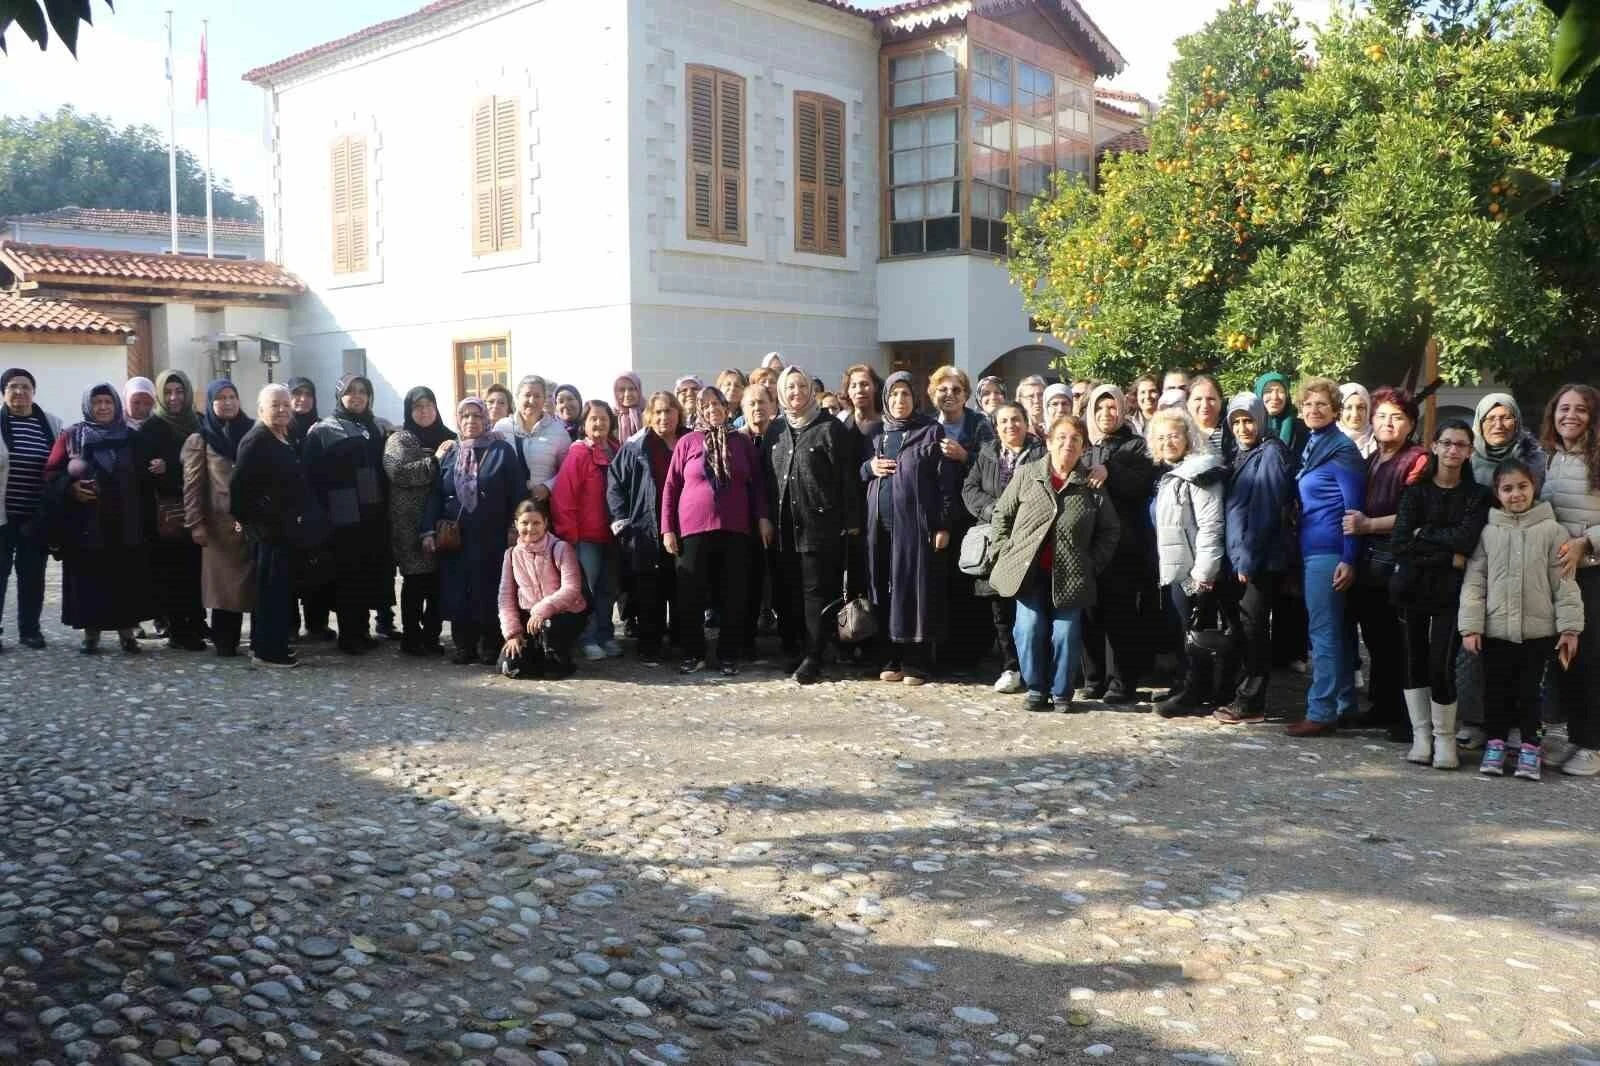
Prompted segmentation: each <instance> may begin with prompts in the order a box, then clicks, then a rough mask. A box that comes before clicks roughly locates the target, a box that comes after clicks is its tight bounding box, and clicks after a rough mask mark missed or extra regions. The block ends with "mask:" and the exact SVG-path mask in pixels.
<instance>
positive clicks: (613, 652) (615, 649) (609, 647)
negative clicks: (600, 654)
mask: <svg viewBox="0 0 1600 1066" xmlns="http://www.w3.org/2000/svg"><path fill="white" fill-rule="evenodd" d="M605 653H606V658H607V659H616V658H620V657H621V655H622V642H621V641H619V640H617V639H616V638H615V637H613V638H611V639H610V640H608V641H606V646H605Z"/></svg>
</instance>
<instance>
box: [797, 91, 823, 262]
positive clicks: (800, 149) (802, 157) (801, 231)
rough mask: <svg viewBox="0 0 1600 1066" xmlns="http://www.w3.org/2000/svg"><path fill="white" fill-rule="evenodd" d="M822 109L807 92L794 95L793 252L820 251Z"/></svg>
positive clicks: (817, 99)
mask: <svg viewBox="0 0 1600 1066" xmlns="http://www.w3.org/2000/svg"><path fill="white" fill-rule="evenodd" d="M821 111H822V106H821V100H820V99H819V98H818V97H815V96H812V95H811V94H810V93H795V96H794V193H795V206H794V247H795V251H797V252H818V251H821V250H822V248H821V244H820V242H819V240H818V227H819V226H820V224H821V218H820V216H821V214H822V190H821V188H820V177H821V170H822V160H821V159H820V158H819V157H818V153H819V152H820V150H821V144H820V139H821V135H822V115H821Z"/></svg>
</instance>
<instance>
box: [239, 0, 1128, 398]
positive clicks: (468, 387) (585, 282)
mask: <svg viewBox="0 0 1600 1066" xmlns="http://www.w3.org/2000/svg"><path fill="white" fill-rule="evenodd" d="M1121 65H1122V59H1121V56H1120V55H1119V54H1118V53H1117V51H1116V49H1115V48H1114V47H1113V46H1112V45H1111V43H1110V42H1109V41H1107V40H1106V39H1105V37H1104V35H1103V34H1102V33H1101V32H1100V31H1099V30H1098V29H1097V28H1096V27H1095V26H1094V24H1093V22H1092V21H1090V19H1089V17H1088V16H1087V15H1086V14H1085V12H1084V11H1083V9H1082V7H1081V6H1080V4H1079V2H1078V0H941V2H922V0H918V2H913V3H907V4H900V5H898V6H896V7H893V8H888V9H884V10H880V11H876V12H866V11H861V10H858V9H856V8H854V7H852V6H850V5H849V4H848V3H845V2H843V0H435V2H434V3H431V4H429V5H428V6H427V7H426V8H424V9H422V10H421V11H418V12H416V13H415V14H411V15H406V16H403V17H400V18H396V19H393V20H391V21H389V22H385V23H381V24H379V25H377V26H373V27H369V28H368V29H365V30H362V31H360V32H359V33H355V34H352V35H351V36H349V37H346V38H343V39H342V40H338V41H334V42H331V43H329V44H325V45H322V46H319V47H317V48H313V49H310V50H309V51H306V52H302V53H300V54H298V55H294V56H291V57H289V58H287V59H284V60H281V61H279V62H276V63H272V64H271V65H268V66H265V67H261V68H259V69H257V70H254V71H251V72H250V73H249V74H247V75H246V80H248V81H251V82H253V83H255V84H257V85H260V86H261V87H262V89H263V90H264V92H265V94H266V98H267V113H268V122H269V126H270V129H269V135H270V140H271V150H272V155H273V161H274V167H273V175H274V178H273V185H272V188H271V190H270V193H269V195H268V197H267V227H266V230H267V232H266V244H267V255H268V257H269V258H271V259H274V260H276V261H277V262H279V263H281V264H282V265H283V266H284V267H286V268H287V269H288V270H290V271H292V272H293V274H294V275H295V276H296V277H298V278H299V279H301V280H303V281H304V282H305V284H306V286H307V288H308V290H309V291H308V293H307V295H305V296H304V297H301V298H298V299H297V300H295V301H294V305H293V313H292V319H291V325H290V332H291V335H292V338H293V340H294V342H295V344H296V347H295V349H294V352H293V356H292V359H293V365H294V370H295V372H297V373H306V374H310V375H312V376H313V377H315V378H316V379H317V380H319V381H322V382H331V381H332V379H333V378H334V377H336V376H337V375H338V374H339V373H340V372H342V371H344V370H352V369H354V370H366V371H367V372H368V373H369V374H370V376H372V377H373V379H374V382H375V384H376V386H377V389H378V393H379V403H380V404H381V405H383V406H384V407H386V408H388V409H389V410H390V411H392V410H393V409H394V407H395V405H396V404H397V403H398V397H399V396H400V395H402V394H403V393H404V392H405V390H406V389H407V388H409V387H410V386H412V385H415V384H418V383H428V384H431V385H433V386H434V387H435V389H436V390H437V391H438V392H439V393H440V396H441V399H444V398H445V397H447V396H460V395H461V394H462V393H463V392H475V391H481V389H482V388H484V387H485V386H486V385H487V384H488V383H489V382H490V381H492V380H502V381H504V380H514V379H515V378H516V377H518V376H519V375H521V374H523V373H528V372H538V373H541V374H543V375H545V376H547V377H551V378H554V379H555V380H558V381H570V382H573V383H575V384H577V385H578V386H579V388H580V389H582V391H583V392H584V393H585V394H586V395H594V394H599V395H601V396H604V397H605V398H607V399H609V392H610V389H609V383H610V381H611V379H612V377H613V376H614V375H615V373H616V372H617V371H619V370H622V369H625V368H632V369H636V370H638V371H639V372H640V373H641V374H642V375H643V377H644V379H645V384H646V386H647V388H651V389H654V388H659V387H663V386H666V385H668V384H669V383H670V381H671V379H672V378H673V377H674V376H676V375H678V374H681V373H685V372H688V371H690V370H694V371H700V372H707V371H715V370H717V369H719V368H722V367H744V368H749V367H751V366H754V365H755V364H756V362H757V361H758V360H759V358H760V356H761V355H762V354H763V353H765V352H767V351H769V350H772V349H779V350H781V351H783V352H784V353H785V355H786V357H787V358H788V359H789V360H790V361H791V362H797V363H799V364H801V365H803V366H806V367H807V368H808V369H810V370H812V372H813V373H814V374H816V375H817V376H819V377H821V378H823V379H824V380H825V381H832V380H836V379H837V377H838V374H839V372H840V371H841V370H842V369H843V368H844V367H845V366H847V365H848V364H850V363H853V362H858V361H867V362H872V363H876V364H877V365H878V366H879V367H880V368H883V369H888V368H890V367H892V366H905V367H910V368H913V369H916V370H919V371H922V372H926V371H927V370H929V369H931V368H932V367H934V366H936V365H938V364H941V363H946V362H954V363H955V364H957V365H958V366H961V367H963V368H965V369H967V370H968V371H969V372H972V373H973V374H974V375H976V374H978V373H980V372H982V371H983V370H984V369H986V368H987V367H989V366H991V365H994V364H997V363H999V362H1000V361H1001V360H1002V359H1004V360H1005V364H1004V365H1006V366H1007V367H1008V368H1009V369H1012V370H1013V372H1015V370H1016V369H1017V368H1020V367H1022V366H1024V365H1036V364H1042V362H1043V358H1044V356H1045V354H1047V352H1048V346H1049V345H1052V344H1053V342H1051V341H1048V340H1046V339H1044V338H1042V337H1040V336H1039V335H1038V334H1036V333H1034V332H1032V331H1030V328H1029V326H1030V323H1029V319H1028V316H1027V314H1026V312H1025V311H1024V310H1023V307H1022V301H1021V298H1020V295H1019V294H1018V293H1017V291H1016V290H1015V289H1013V288H1012V287H1011V286H1010V284H1009V281H1008V277H1007V273H1006V269H1005V263H1004V260H1003V258H1002V255H1003V251H1004V242H1005V232H1004V229H1005V227H1004V225H1003V223H1002V222H1001V221H999V220H1000V219H1001V218H1003V216H1004V215H1005V213H1006V210H1007V209H1008V208H1010V207H1011V206H1012V204H1013V203H1015V202H1017V201H1018V200H1019V199H1020V198H1022V197H1026V196H1029V195H1032V194H1034V193H1036V192H1038V191H1039V190H1041V189H1042V188H1044V186H1045V183H1046V180H1047V179H1048V177H1049V175H1050V173H1051V172H1052V171H1054V170H1057V169H1065V170H1071V171H1076V172H1078V173H1080V174H1083V175H1085V176H1090V175H1091V174H1092V168H1093V162H1094V155H1095V146H1096V144H1097V143H1098V142H1097V139H1096V129H1095V124H1096V117H1095V107H1094V103H1093V101H1094V82H1095V79H1096V77H1098V76H1102V75H1108V74H1111V73H1113V72H1115V71H1116V70H1117V69H1119V68H1120V67H1121Z"/></svg>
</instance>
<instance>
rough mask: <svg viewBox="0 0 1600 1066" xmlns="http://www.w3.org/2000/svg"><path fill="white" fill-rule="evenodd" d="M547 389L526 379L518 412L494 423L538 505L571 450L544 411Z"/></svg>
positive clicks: (519, 386) (562, 427)
mask: <svg viewBox="0 0 1600 1066" xmlns="http://www.w3.org/2000/svg"><path fill="white" fill-rule="evenodd" d="M546 388H547V386H546V384H545V380H544V378H542V377H540V376H539V375H537V374H529V375H527V376H526V377H524V378H523V379H522V380H521V381H519V382H517V399H516V405H517V406H516V410H515V411H513V412H512V413H511V414H509V415H507V416H506V417H504V418H502V419H501V420H500V421H498V422H496V423H494V433H495V434H496V435H497V436H498V437H499V438H500V439H501V440H503V441H505V442H506V443H507V444H509V445H511V447H512V449H513V450H514V451H515V452H516V453H517V456H518V458H520V459H521V460H522V469H523V476H524V477H525V478H526V479H527V488H528V494H529V496H530V497H531V498H532V499H533V501H534V502H535V503H537V502H539V501H542V500H547V499H549V498H550V491H551V490H552V489H553V488H555V484H556V474H557V473H558V472H559V471H560V470H561V461H562V460H563V459H565V458H566V457H567V449H568V448H570V447H572V438H571V437H569V436H568V435H567V427H566V426H565V425H563V424H562V422H561V419H559V418H557V417H556V416H555V415H553V414H551V413H550V412H548V411H546V410H545V407H544V401H545V390H546ZM496 624H498V623H496Z"/></svg>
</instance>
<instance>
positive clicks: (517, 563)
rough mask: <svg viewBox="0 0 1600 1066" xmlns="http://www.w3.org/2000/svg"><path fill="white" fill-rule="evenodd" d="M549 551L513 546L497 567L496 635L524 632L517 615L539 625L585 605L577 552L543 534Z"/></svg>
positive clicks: (552, 537) (512, 634)
mask: <svg viewBox="0 0 1600 1066" xmlns="http://www.w3.org/2000/svg"><path fill="white" fill-rule="evenodd" d="M545 541H546V543H547V545H548V547H549V551H533V550H532V549H529V548H524V547H523V546H522V545H521V544H517V545H515V546H514V547H511V548H509V549H507V550H506V557H505V562H503V563H502V564H501V566H500V633H501V636H503V637H504V638H505V639H506V640H510V639H511V638H512V637H514V636H516V635H517V634H519V633H523V632H526V628H525V627H524V625H523V622H522V614H521V612H523V611H527V612H528V614H529V615H530V616H531V618H530V620H531V619H532V618H537V619H538V620H539V621H541V622H543V621H546V620H547V619H550V618H554V617H555V616H556V615H558V614H578V613H579V612H581V611H582V610H583V608H584V605H585V600H584V598H583V569H582V568H581V567H579V566H578V553H577V552H575V551H573V550H572V549H571V548H569V547H567V546H566V544H565V543H564V542H562V541H559V540H557V539H556V538H555V537H554V536H552V535H550V534H548V533H547V534H545Z"/></svg>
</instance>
